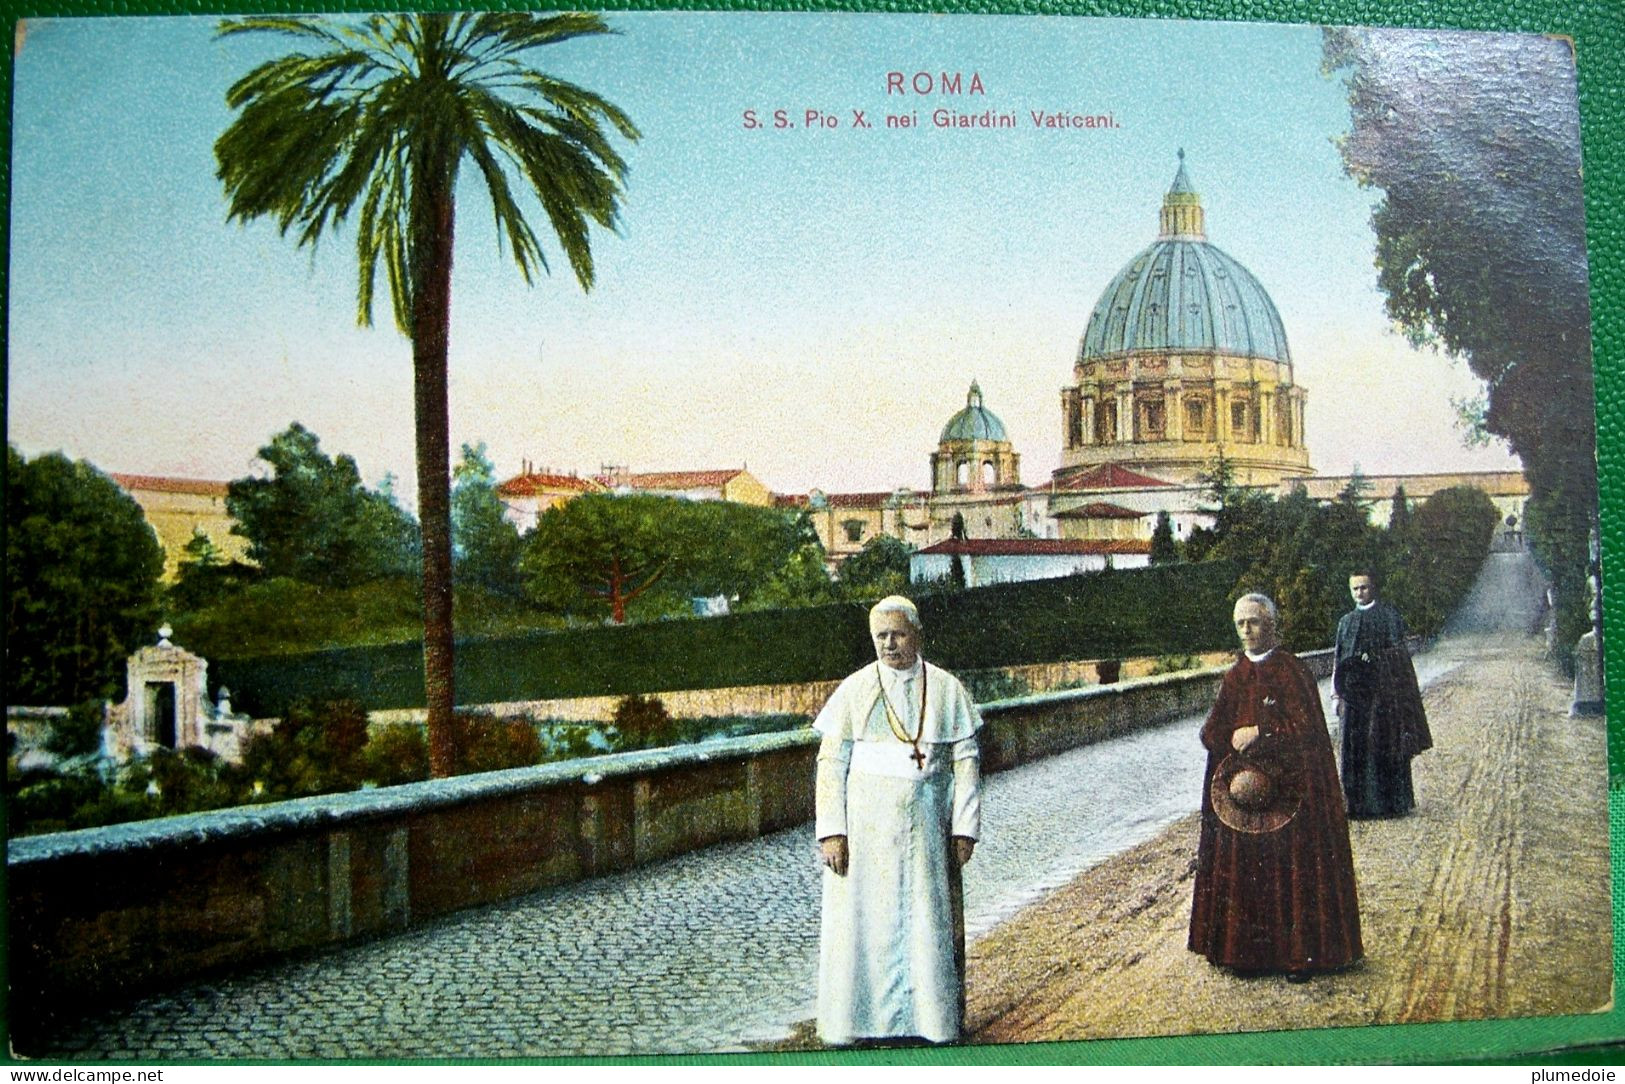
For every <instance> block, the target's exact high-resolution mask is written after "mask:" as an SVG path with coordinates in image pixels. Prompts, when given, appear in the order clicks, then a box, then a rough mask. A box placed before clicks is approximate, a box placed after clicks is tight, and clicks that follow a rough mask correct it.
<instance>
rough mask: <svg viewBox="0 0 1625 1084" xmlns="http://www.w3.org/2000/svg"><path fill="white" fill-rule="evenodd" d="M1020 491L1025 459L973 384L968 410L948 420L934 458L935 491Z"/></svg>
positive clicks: (968, 400)
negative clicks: (1022, 466) (1022, 460)
mask: <svg viewBox="0 0 1625 1084" xmlns="http://www.w3.org/2000/svg"><path fill="white" fill-rule="evenodd" d="M1020 487H1021V456H1020V454H1018V453H1017V452H1016V450H1015V448H1014V446H1013V445H1012V444H1011V443H1010V438H1009V437H1008V436H1006V435H1005V432H1004V423H1003V422H1001V421H1000V420H999V417H998V415H996V414H994V413H993V412H992V411H991V410H989V409H987V407H985V406H983V405H982V389H981V388H980V387H978V386H977V384H976V383H975V382H974V381H972V382H971V386H970V392H969V394H967V395H966V396H965V409H964V410H961V411H960V412H959V413H958V414H955V415H954V416H953V417H952V418H949V419H948V424H947V425H945V426H943V427H942V436H941V437H940V438H939V439H938V441H937V450H936V451H935V452H933V453H932V454H931V491H932V492H933V493H935V494H938V495H946V494H953V493H986V492H989V491H991V490H999V489H1019V488H1020Z"/></svg>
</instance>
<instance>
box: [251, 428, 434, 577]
mask: <svg viewBox="0 0 1625 1084" xmlns="http://www.w3.org/2000/svg"><path fill="white" fill-rule="evenodd" d="M259 458H260V460H262V461H263V462H264V463H266V464H267V465H268V466H269V467H270V474H269V476H267V477H263V478H238V479H236V480H235V481H233V482H232V483H231V484H230V485H228V486H227V487H226V511H227V512H229V513H231V517H232V519H233V520H235V521H236V522H235V523H234V524H233V525H232V528H231V529H232V532H233V533H234V534H239V535H242V536H243V537H244V538H246V539H248V557H249V559H250V560H252V561H253V562H254V563H256V564H257V565H259V567H260V569H261V570H262V571H263V573H264V574H265V575H266V576H271V577H274V576H287V577H290V578H292V579H296V580H303V581H305V582H306V583H314V584H319V585H322V586H325V587H348V586H351V585H353V584H358V583H365V582H367V581H368V580H374V579H378V578H379V577H381V576H398V575H406V574H408V573H409V572H410V571H411V567H412V563H413V561H414V560H415V558H416V556H417V553H416V550H417V539H416V534H417V529H416V525H415V524H413V523H412V520H411V518H410V517H409V516H407V514H406V513H405V512H404V511H402V510H401V508H400V507H399V506H397V505H396V504H395V503H394V502H393V501H391V500H390V499H389V498H388V497H385V496H384V495H383V494H380V493H373V492H371V491H369V490H368V489H367V488H366V487H365V486H363V485H362V484H361V472H360V471H359V470H358V469H357V467H356V463H355V460H354V459H352V458H351V457H350V456H347V455H340V456H339V457H338V458H336V459H333V458H329V457H328V455H327V453H325V452H323V451H322V448H321V440H320V438H318V437H317V436H316V434H315V433H312V432H311V431H310V430H308V429H306V428H305V427H304V426H302V425H300V424H299V423H298V422H294V423H293V424H292V425H290V426H288V428H287V429H285V430H283V431H282V432H280V433H278V434H277V435H276V436H274V437H272V438H271V442H270V443H269V444H267V445H265V446H264V447H263V448H261V449H260V450H259Z"/></svg>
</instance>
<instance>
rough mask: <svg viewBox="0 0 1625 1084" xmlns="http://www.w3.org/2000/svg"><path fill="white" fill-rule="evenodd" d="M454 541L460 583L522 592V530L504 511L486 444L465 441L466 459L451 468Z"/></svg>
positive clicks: (496, 590) (504, 591)
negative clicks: (486, 451) (472, 443)
mask: <svg viewBox="0 0 1625 1084" xmlns="http://www.w3.org/2000/svg"><path fill="white" fill-rule="evenodd" d="M451 476H452V485H451V544H452V552H453V555H454V557H455V558H456V562H457V563H456V565H455V567H454V574H455V575H456V577H457V579H458V581H459V582H462V583H469V584H474V585H476V586H479V587H483V588H485V589H486V590H488V591H495V592H497V593H498V594H504V595H516V594H518V593H519V592H520V590H521V583H520V579H519V553H520V550H521V548H522V544H521V542H520V540H519V528H517V527H515V526H514V525H513V524H512V523H509V522H508V520H507V517H506V516H504V514H503V506H502V499H501V498H500V497H498V496H497V483H496V468H495V467H493V466H492V464H491V460H490V459H489V458H488V457H487V456H486V454H485V442H484V441H481V442H480V443H479V444H478V445H469V444H465V445H463V461H462V462H461V463H459V464H457V466H456V467H455V468H454V469H453V470H452V472H451Z"/></svg>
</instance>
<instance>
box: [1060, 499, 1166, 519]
mask: <svg viewBox="0 0 1625 1084" xmlns="http://www.w3.org/2000/svg"><path fill="white" fill-rule="evenodd" d="M1150 514H1151V513H1150V512H1136V511H1135V510H1134V509H1132V508H1124V507H1123V506H1122V505H1120V504H1112V503H1111V502H1110V501H1090V502H1089V503H1088V504H1086V505H1083V506H1082V507H1079V508H1068V509H1067V510H1066V511H1065V512H1057V513H1055V518H1056V519H1142V518H1144V517H1145V516H1149V515H1150Z"/></svg>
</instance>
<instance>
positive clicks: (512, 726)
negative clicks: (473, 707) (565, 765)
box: [452, 712, 542, 775]
mask: <svg viewBox="0 0 1625 1084" xmlns="http://www.w3.org/2000/svg"><path fill="white" fill-rule="evenodd" d="M452 741H453V743H454V746H455V749H454V756H453V760H452V765H453V766H452V774H453V775H472V774H473V773H475V772H496V771H501V770H503V769H504V768H523V767H525V766H526V765H530V764H537V763H540V762H541V759H542V743H541V739H540V738H538V737H537V736H536V724H535V723H533V722H531V721H530V720H529V719H498V718H496V717H495V716H493V715H485V714H479V713H475V712H458V713H457V714H456V715H454V716H453V717H452Z"/></svg>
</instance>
